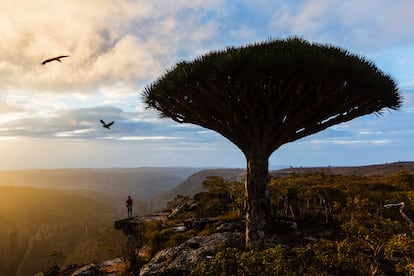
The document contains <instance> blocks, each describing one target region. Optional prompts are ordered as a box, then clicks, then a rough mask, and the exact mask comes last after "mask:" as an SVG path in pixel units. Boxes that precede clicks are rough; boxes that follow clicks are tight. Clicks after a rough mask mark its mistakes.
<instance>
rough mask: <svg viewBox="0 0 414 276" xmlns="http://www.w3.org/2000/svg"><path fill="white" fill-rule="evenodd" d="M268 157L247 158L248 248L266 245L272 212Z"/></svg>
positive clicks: (246, 205) (246, 206)
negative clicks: (268, 224) (267, 219)
mask: <svg viewBox="0 0 414 276" xmlns="http://www.w3.org/2000/svg"><path fill="white" fill-rule="evenodd" d="M268 162H269V161H268V157H267V156H263V157H257V156H256V157H253V158H247V175H246V183H245V200H244V202H245V209H246V247H251V248H262V247H264V245H265V233H264V225H265V222H266V217H267V216H268V214H269V211H270V200H269V187H268V175H269V166H268Z"/></svg>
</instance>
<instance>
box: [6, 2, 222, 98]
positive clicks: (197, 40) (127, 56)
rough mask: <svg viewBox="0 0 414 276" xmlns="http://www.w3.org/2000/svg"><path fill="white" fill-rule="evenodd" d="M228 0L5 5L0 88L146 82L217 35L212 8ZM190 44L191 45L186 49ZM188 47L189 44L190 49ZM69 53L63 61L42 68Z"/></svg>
mask: <svg viewBox="0 0 414 276" xmlns="http://www.w3.org/2000/svg"><path fill="white" fill-rule="evenodd" d="M220 4H221V1H208V3H206V2H205V1H191V2H189V1H174V3H172V2H169V1H128V0H119V1H111V0H102V1H101V0H91V1H87V2H85V1H82V0H73V1H69V2H68V1H63V0H56V1H47V0H43V1H41V0H40V1H36V3H33V1H30V0H22V1H17V2H16V1H14V2H8V1H2V2H1V3H0V33H2V40H3V41H4V43H1V44H0V60H1V62H0V75H1V76H2V81H1V82H0V89H1V90H3V91H11V90H20V91H28V90H29V91H36V92H38V93H39V92H45V91H47V92H56V91H59V92H62V91H67V92H74V91H77V92H82V93H94V92H96V90H97V89H100V88H101V87H104V86H110V85H111V84H112V83H114V82H115V83H117V82H118V83H119V82H131V81H133V82H135V83H141V85H142V84H143V83H146V82H148V81H149V80H152V79H154V78H155V77H156V76H158V75H159V74H160V73H161V72H163V71H164V70H165V68H166V67H167V64H168V66H172V65H173V62H175V61H176V57H177V52H180V51H184V50H188V49H190V48H191V49H197V48H199V46H197V45H202V42H203V41H205V40H208V39H210V37H211V35H212V33H213V32H214V23H213V21H208V20H206V21H205V22H201V23H203V24H202V25H200V24H198V23H200V21H202V20H204V19H203V18H205V17H203V14H204V13H205V12H206V10H209V9H213V10H214V9H216V8H217V6H220ZM183 45H184V46H183ZM185 45H187V46H185ZM63 54H67V55H70V57H69V58H67V59H65V60H62V63H58V62H53V63H48V64H47V65H44V66H41V65H40V62H41V61H42V60H44V59H46V58H50V57H54V56H57V55H63Z"/></svg>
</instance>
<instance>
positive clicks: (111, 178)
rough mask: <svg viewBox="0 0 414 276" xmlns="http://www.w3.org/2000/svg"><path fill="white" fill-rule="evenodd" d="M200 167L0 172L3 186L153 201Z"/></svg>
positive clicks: (0, 184) (0, 182)
mask: <svg viewBox="0 0 414 276" xmlns="http://www.w3.org/2000/svg"><path fill="white" fill-rule="evenodd" d="M200 170H201V169H200V168H193V167H165V168H164V167H162V168H158V167H140V168H110V169H34V170H10V171H0V186H4V185H7V186H32V187H41V188H53V189H86V190H93V191H99V192H103V193H106V194H109V195H112V196H115V195H117V196H125V195H127V194H131V195H132V196H134V198H136V199H140V200H150V199H151V198H152V197H154V196H155V195H158V194H160V193H163V192H166V191H168V190H170V189H172V188H173V187H174V186H176V185H177V184H179V183H180V182H182V181H183V180H185V179H186V178H187V177H188V176H190V175H191V174H193V173H195V172H197V171H200Z"/></svg>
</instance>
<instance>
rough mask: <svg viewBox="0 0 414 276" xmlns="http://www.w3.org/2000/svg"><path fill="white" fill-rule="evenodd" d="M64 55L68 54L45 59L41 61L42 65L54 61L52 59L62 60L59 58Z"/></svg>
mask: <svg viewBox="0 0 414 276" xmlns="http://www.w3.org/2000/svg"><path fill="white" fill-rule="evenodd" d="M65 57H69V56H58V57H54V58H49V59H46V60H44V61H42V65H45V64H46V63H48V62H51V61H54V60H56V61H59V62H62V61H61V60H60V59H61V58H65Z"/></svg>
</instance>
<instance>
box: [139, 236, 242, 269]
mask: <svg viewBox="0 0 414 276" xmlns="http://www.w3.org/2000/svg"><path fill="white" fill-rule="evenodd" d="M243 245H244V237H243V234H242V233H238V232H236V233H231V232H223V233H215V234H212V235H210V236H196V237H193V238H191V239H189V240H188V241H186V242H184V243H182V244H180V245H178V246H175V247H172V248H167V249H164V250H162V251H160V252H158V253H157V254H156V255H155V256H154V258H152V259H151V260H150V261H149V262H148V263H146V264H145V265H144V266H143V267H142V269H141V271H140V275H141V276H149V275H182V276H185V275H190V274H191V270H193V268H194V267H195V266H196V265H197V264H199V263H200V262H201V261H203V260H205V259H207V258H211V257H212V256H214V255H215V254H216V252H217V249H218V247H219V246H224V247H235V248H240V247H241V246H243Z"/></svg>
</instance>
